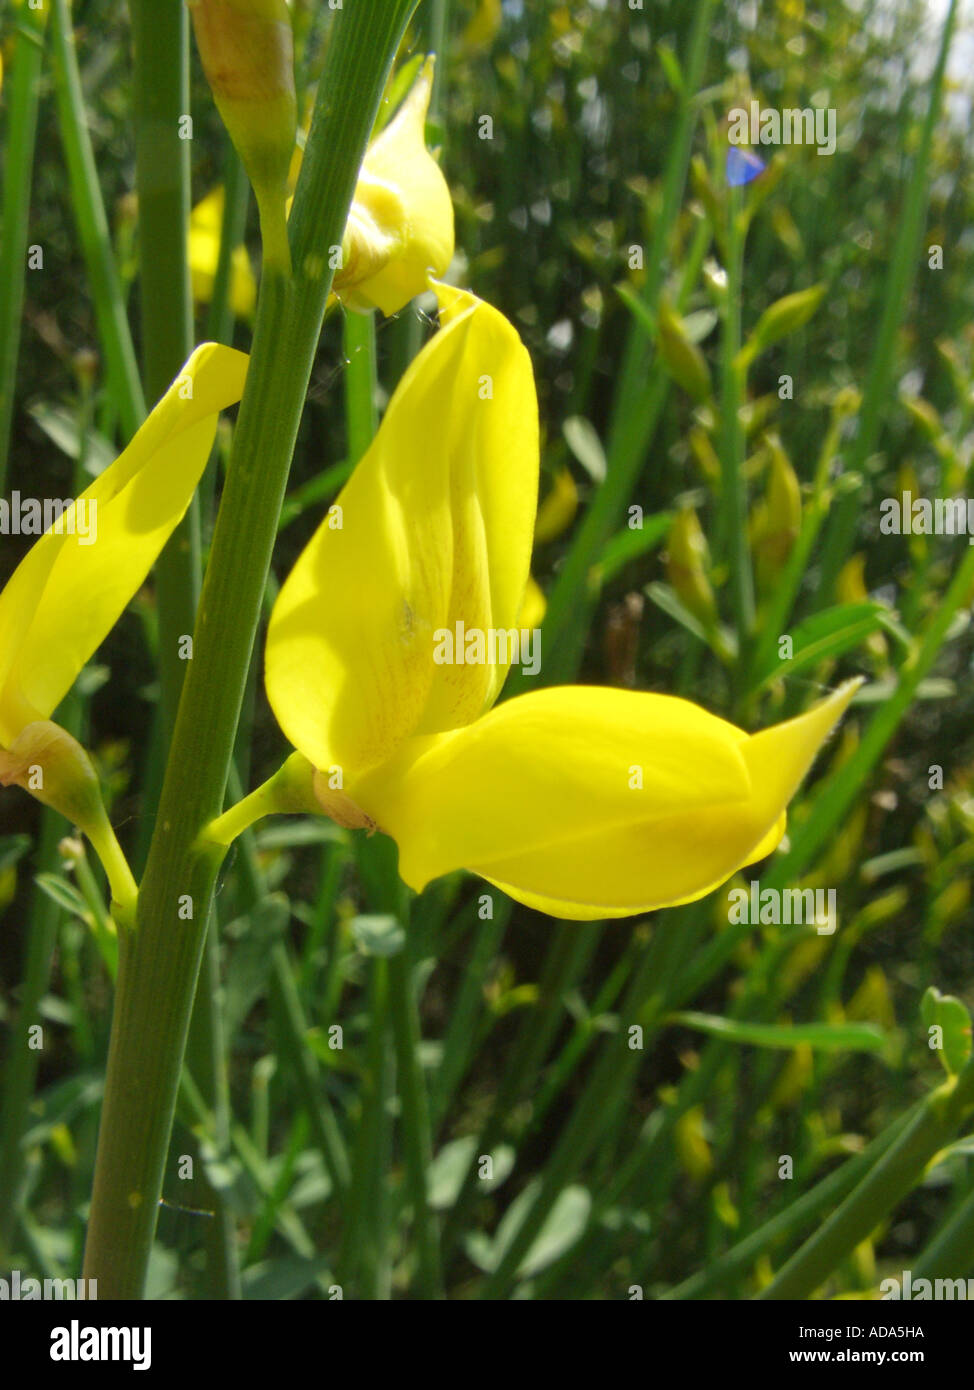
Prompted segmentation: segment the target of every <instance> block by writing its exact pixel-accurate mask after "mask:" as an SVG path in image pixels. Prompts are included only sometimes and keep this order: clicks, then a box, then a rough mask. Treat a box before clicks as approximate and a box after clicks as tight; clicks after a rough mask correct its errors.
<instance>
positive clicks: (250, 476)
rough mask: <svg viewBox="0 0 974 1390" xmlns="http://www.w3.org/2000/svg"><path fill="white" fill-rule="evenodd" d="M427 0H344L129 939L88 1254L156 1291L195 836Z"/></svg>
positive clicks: (219, 786) (200, 904)
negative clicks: (288, 268) (380, 139)
mask: <svg viewBox="0 0 974 1390" xmlns="http://www.w3.org/2000/svg"><path fill="white" fill-rule="evenodd" d="M412 9H413V0H381V2H380V0H358V2H357V3H356V4H355V5H354V6H349V7H348V8H347V9H345V10H343V11H339V12H336V21H335V24H334V26H333V32H332V39H331V43H330V46H329V50H328V56H327V59H326V65H325V71H324V73H323V75H322V80H321V84H320V87H319V96H318V105H317V108H316V111H315V116H314V121H313V124H312V129H311V133H310V136H309V140H308V148H307V151H306V154H305V159H304V163H303V166H302V171H301V176H300V178H299V182H298V188H297V191H296V195H295V202H294V207H293V210H292V214H291V219H290V223H289V226H290V232H291V251H292V263H293V266H294V274H293V278H292V279H291V280H286V279H285V278H284V277H282V276H280V275H276V274H273V273H270V274H265V276H264V278H263V280H262V283H261V290H260V296H259V300H258V309H257V324H256V329H255V334H254V343H253V352H252V356H251V364H250V371H249V374H248V379H247V386H246V390H245V393H244V398H243V402H242V404H241V408H240V415H239V419H238V423H237V428H236V432H235V435H234V442H233V449H232V452H231V459H230V467H229V471H228V476H227V483H226V488H225V490H224V495H223V502H222V504H221V507H220V513H219V516H218V518H217V524H216V530H215V533H214V537H213V547H212V551H211V555H210V562H209V565H208V568H207V573H206V580H205V583H204V587H203V594H202V597H201V601H200V606H199V613H198V618H197V624H196V632H195V639H194V659H193V661H192V662H191V663H190V667H189V670H188V672H187V674H186V680H185V684H184V687H183V695H182V699H181V701H180V706H179V712H178V716H177V720H176V727H175V731H174V734H173V741H172V751H171V755H170V761H169V766H168V768H167V773H166V780H165V784H164V787H163V793H162V800H161V803H160V808H159V815H158V819H157V823H156V830H155V834H154V835H153V840H152V846H151V848H150V851H149V860H148V864H147V866H146V872H145V877H144V879H143V883H142V888H141V891H140V901H139V920H138V929H137V931H136V932H135V933H133V934H131V935H130V936H129V937H128V938H127V939H125V940H124V941H123V943H122V952H121V957H120V964H119V987H118V993H117V997H116V1004H115V1014H114V1017H113V1022H112V1039H111V1046H110V1051H109V1060H108V1076H107V1080H106V1089H105V1100H104V1105H103V1109H102V1120H101V1131H100V1135H99V1147H98V1159H97V1163H96V1172H95V1188H94V1193H93V1197H92V1208H91V1219H90V1224H89V1230H88V1243H87V1248H86V1252H85V1269H86V1273H87V1275H88V1277H93V1278H97V1279H98V1281H99V1293H100V1294H102V1295H103V1296H107V1297H119V1298H132V1297H138V1296H139V1294H140V1293H141V1290H142V1286H143V1281H144V1277H145V1269H146V1265H147V1261H148V1256H149V1250H150V1247H151V1243H152V1236H153V1231H154V1229H155V1218H156V1205H157V1201H158V1197H159V1193H160V1191H161V1188H162V1181H163V1174H164V1167H165V1159H166V1151H167V1147H168V1140H169V1133H170V1128H171V1125H172V1116H173V1110H174V1106H175V1101H176V1093H177V1086H178V1080H179V1071H180V1067H181V1063H182V1055H183V1049H184V1046H185V1038H186V1030H187V1025H188V1021H189V1012H190V1007H191V1004H192V998H193V991H194V989H195V985H196V976H197V972H198V970H199V962H200V957H201V954H202V949H203V940H204V934H205V926H206V921H207V917H208V913H209V906H210V902H211V899H212V894H213V888H214V883H215V877H216V871H217V860H216V856H213V855H207V854H202V855H201V854H200V853H199V851H198V850H196V849H195V848H194V846H195V844H196V841H197V837H198V836H199V833H200V831H201V829H202V828H203V826H204V825H206V824H207V823H208V822H209V821H211V820H212V819H213V818H214V817H215V816H216V815H218V814H219V812H220V810H221V803H222V800H223V796H224V792H225V788H226V784H227V778H228V774H229V770H230V765H231V758H232V753H233V743H234V736H235V731H236V725H237V719H238V717H239V712H240V707H241V703H242V700H243V694H244V687H245V683H246V678H247V669H248V665H249V662H250V655H251V650H252V647H253V643H254V637H255V634H256V629H257V623H258V619H259V616H260V611H261V603H262V599H263V594H264V586H265V583H266V578H267V572H268V569H269V566H270V558H271V551H272V548H273V543H274V537H275V533H276V528H277V521H278V517H279V514H280V509H281V502H282V500H283V495H284V488H285V485H286V481H287V474H288V469H289V466H290V460H291V454H292V451H293V448H294V441H295V437H296V434H297V428H298V423H299V421H300V417H301V411H302V407H303V403H304V397H305V392H306V390H307V384H308V379H309V377H310V372H311V366H312V362H313V359H314V354H315V349H316V346H317V341H318V334H319V332H320V328H321V323H322V319H323V316H324V310H325V303H326V300H327V296H328V291H329V289H330V285H331V274H330V271H329V269H328V266H329V256H330V248H332V247H334V246H337V245H340V243H341V237H342V232H343V230H344V225H345V220H346V217H347V212H348V207H349V205H350V203H351V198H352V192H353V189H354V185H355V179H356V175H357V172H358V168H359V164H360V162H361V159H362V156H363V153H364V150H365V145H366V140H367V138H368V135H369V132H370V130H371V127H372V123H373V121H374V119H375V113H376V110H377V109H378V104H379V99H380V97H381V94H382V88H383V85H384V82H385V79H386V76H387V73H388V70H389V67H390V64H391V62H392V58H393V56H394V53H395V49H396V46H397V44H398V42H399V39H400V38H401V36H402V33H403V30H404V28H405V24H406V22H407V20H408V18H409V15H410V14H411V12H412Z"/></svg>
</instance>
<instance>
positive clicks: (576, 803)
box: [214, 286, 855, 918]
mask: <svg viewBox="0 0 974 1390" xmlns="http://www.w3.org/2000/svg"><path fill="white" fill-rule="evenodd" d="M437 293H438V295H439V298H440V304H441V321H442V322H443V324H444V326H443V327H441V329H440V331H439V333H437V335H436V336H435V337H434V338H433V339H432V341H431V342H430V343H429V344H428V345H427V346H426V347H425V348H424V349H423V351H422V352H421V353H420V354H419V356H418V357H417V358H416V359H415V361H414V362H413V364H412V365H411V367H410V368H409V370H408V372H407V373H406V375H405V376H404V378H403V380H402V382H401V384H400V386H399V387H398V389H397V390H396V392H395V394H394V396H393V398H392V400H391V402H390V404H389V408H388V411H387V413H386V416H385V418H384V420H383V423H382V426H381V428H380V430H379V432H378V434H377V436H376V438H375V440H374V441H373V444H372V446H371V448H370V449H369V450H368V452H367V453H366V455H365V456H364V458H363V459H362V461H361V462H360V463H359V465H358V467H357V469H356V471H355V473H354V474H353V475H352V478H351V479H350V481H349V482H348V483H347V484H346V486H345V488H344V490H343V491H342V493H341V494H340V496H339V498H338V500H337V502H336V504H335V505H334V506H333V507H332V508H331V510H330V511H329V514H328V517H327V518H326V520H325V522H324V523H323V524H322V526H321V528H320V529H319V531H318V532H317V534H316V535H315V536H314V537H313V538H312V540H311V542H310V544H309V545H308V547H307V549H306V550H305V551H304V553H303V554H302V555H301V557H300V558H299V560H298V562H297V564H296V565H295V567H294V569H293V571H292V572H291V574H290V576H289V577H288V579H287V581H286V582H285V584H284V586H283V588H282V589H281V592H280V595H279V597H278V600H277V602H276V604H275V607H274V611H273V613H272V616H271V621H270V626H269V630H268V636H267V655H266V683H267V692H268V696H269V698H270V703H271V706H272V708H273V710H274V713H275V715H276V716H277V719H278V722H279V723H280V725H281V727H282V729H283V730H284V732H285V734H286V735H287V737H288V739H289V740H290V742H291V743H292V744H293V745H294V747H295V748H296V749H298V750H299V754H300V755H302V757H301V758H298V759H297V760H296V761H295V759H294V758H292V759H289V761H288V764H286V765H285V768H286V770H287V771H286V776H285V777H284V781H286V782H287V793H288V798H289V799H288V809H294V805H295V804H296V802H297V801H298V800H299V799H300V796H299V787H300V783H301V766H302V765H303V766H304V768H305V769H306V777H305V782H306V785H308V786H309V787H310V785H311V782H312V780H313V785H314V790H315V792H316V794H317V797H318V801H319V803H320V805H321V807H323V808H324V809H325V810H326V811H327V812H328V813H329V814H331V815H332V816H333V817H334V818H335V819H337V820H339V821H340V823H342V824H344V825H349V826H364V827H369V828H374V827H378V828H380V829H382V830H384V831H386V832H387V833H388V834H390V835H391V836H392V837H393V838H394V839H395V840H396V841H397V843H398V846H399V870H400V874H401V876H402V877H403V879H404V880H405V881H406V883H408V884H409V885H410V887H412V888H414V889H416V890H417V891H419V890H421V889H422V888H423V887H424V886H425V885H426V884H427V883H429V882H430V880H431V879H433V878H436V877H437V876H439V875H440V874H445V873H449V872H450V871H452V870H456V869H467V870H471V871H473V872H475V873H478V874H480V875H481V876H482V877H483V878H485V879H487V880H489V881H490V882H492V883H494V884H496V885H497V886H498V887H500V888H502V889H503V890H504V891H505V892H506V893H508V894H510V895H511V896H512V897H514V898H517V899H518V900H520V901H521V902H524V903H527V904H529V905H530V906H532V907H536V908H539V909H541V910H543V911H546V912H549V913H551V914H552V915H555V916H560V917H571V918H586V917H606V916H625V915H628V914H630V913H634V912H644V911H648V910H651V909H653V908H658V907H662V906H664V905H666V904H671V903H677V902H682V901H688V900H690V899H693V898H696V897H700V896H702V895H703V894H704V893H707V892H708V891H710V890H711V889H712V888H715V887H716V886H717V885H718V884H720V883H721V882H723V881H724V880H725V879H727V878H728V877H729V876H730V875H731V874H733V873H734V872H735V871H736V870H737V869H738V868H740V867H741V866H743V865H745V864H748V863H751V862H753V861H754V860H756V859H758V858H761V857H763V856H764V855H765V854H767V853H769V852H770V850H771V849H773V848H774V846H775V845H776V844H777V842H778V840H779V839H780V837H781V835H782V832H783V829H784V822H785V807H786V806H787V803H788V802H789V800H790V799H791V797H792V796H793V795H794V794H795V792H796V790H797V788H798V786H799V784H800V782H801V780H802V778H803V776H804V775H805V773H806V772H807V770H808V768H809V766H810V764H811V762H812V759H813V758H814V756H815V753H816V752H817V750H818V748H819V747H820V745H821V744H822V742H823V740H824V739H825V738H826V737H827V735H828V733H829V731H830V730H831V728H832V726H833V725H834V723H835V722H836V720H837V719H838V718H839V716H840V714H841V713H842V711H843V709H844V708H845V706H846V704H847V703H848V701H849V699H850V698H851V696H852V693H853V690H854V688H855V687H854V685H848V686H845V687H844V688H842V689H841V690H839V691H837V692H836V693H835V694H833V695H831V696H830V697H829V698H828V699H826V700H824V701H822V702H821V703H820V704H819V705H817V706H815V708H813V709H812V710H810V711H809V712H808V713H806V714H804V715H801V716H799V717H798V718H796V719H791V720H789V721H788V722H787V723H784V724H780V725H777V726H775V727H773V728H770V729H767V730H765V731H763V732H762V733H759V734H755V735H753V736H749V735H748V734H746V733H744V732H743V731H742V730H740V729H737V728H735V727H734V726H733V725H731V724H728V723H727V722H725V721H724V720H722V719H719V718H717V717H715V716H714V715H712V714H708V713H707V712H706V711H705V710H703V709H700V708H699V707H698V706H696V705H694V704H691V703H690V702H688V701H686V700H680V699H675V698H672V697H670V696H666V695H651V694H638V693H636V692H633V691H628V690H613V689H600V688H594V687H584V686H576V687H563V688H560V689H544V690H540V691H537V692H533V693H530V694H527V695H522V696H518V697H517V698H515V699H512V700H510V701H508V702H507V703H506V704H501V705H499V706H497V707H496V708H492V706H493V705H494V701H495V700H496V698H497V696H498V694H499V693H500V689H501V687H502V685H503V683H504V679H505V676H506V674H507V670H508V667H509V665H510V659H511V653H510V649H509V640H508V639H509V638H510V636H511V631H510V630H511V629H514V628H516V627H517V625H518V617H519V613H520V612H521V605H522V600H523V597H524V594H525V589H526V586H527V583H528V564H529V560H530V554H531V539H532V529H533V524H534V517H535V511H536V507H537V490H538V418H537V398H536V395H535V389H534V380H533V375H532V370H531V363H530V359H529V357H528V354H527V352H526V351H525V349H524V347H523V345H522V343H521V342H520V339H519V338H518V336H517V334H516V332H515V331H514V329H513V327H512V326H511V325H510V324H509V323H508V322H507V320H506V319H504V318H503V316H502V315H501V314H499V313H497V311H496V310H494V309H492V308H491V307H490V306H489V305H487V304H484V303H482V302H480V301H478V300H476V299H475V298H474V297H473V296H472V295H469V294H466V293H463V292H461V291H457V290H448V289H446V288H445V287H443V286H438V287H437ZM461 623H462V624H463V628H462V629H459V627H458V625H459V624H461ZM461 631H462V632H463V633H464V634H465V638H464V639H463V642H461V635H460V634H461ZM477 632H479V633H480V634H481V635H482V637H483V643H482V651H481V652H480V653H479V654H480V656H481V657H482V658H483V659H480V660H476V659H474V660H471V659H470V657H469V656H467V659H466V660H464V661H463V662H461V661H459V660H456V659H454V661H453V662H452V663H451V662H449V661H446V660H444V659H443V657H444V653H445V652H448V651H449V646H450V644H447V643H446V642H445V640H444V635H449V636H450V638H451V640H452V637H453V635H454V633H456V647H455V648H453V656H454V658H456V657H457V656H458V655H460V654H461V652H462V653H463V654H467V653H469V652H470V651H474V654H475V655H476V654H477V653H476V643H475V644H474V648H470V646H469V641H470V636H471V634H472V633H477ZM491 634H493V635H494V638H495V640H494V641H493V643H492V642H491ZM499 635H503V637H504V639H505V640H504V641H503V642H502V641H500V640H496V639H497V638H498V637H499ZM304 760H306V761H304ZM312 770H313V771H312ZM281 776H282V774H279V777H281ZM274 780H275V779H272V783H271V784H266V785H265V788H262V789H259V790H258V792H255V793H253V798H254V801H253V805H254V806H255V807H256V808H257V809H258V812H259V813H260V814H264V813H265V812H266V811H267V810H268V809H272V804H273V801H274V796H273V795H272V794H271V793H270V792H269V791H268V788H272V784H273V783H274ZM284 800H285V798H284V796H283V794H282V795H281V796H280V797H279V805H278V809H283V805H284ZM233 815H234V812H233V811H231V812H228V813H227V817H226V820H227V822H229V821H230V819H231V817H233ZM251 818H252V817H251ZM223 828H225V827H221V829H223ZM214 838H216V839H218V840H219V838H220V837H219V835H215V836H214ZM221 842H222V841H221Z"/></svg>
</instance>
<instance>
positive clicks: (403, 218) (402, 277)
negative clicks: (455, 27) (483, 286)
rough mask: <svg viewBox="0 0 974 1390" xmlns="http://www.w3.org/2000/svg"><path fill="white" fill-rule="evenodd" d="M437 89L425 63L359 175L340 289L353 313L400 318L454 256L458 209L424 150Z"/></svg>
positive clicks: (428, 63) (337, 281)
mask: <svg viewBox="0 0 974 1390" xmlns="http://www.w3.org/2000/svg"><path fill="white" fill-rule="evenodd" d="M432 91H433V59H432V58H431V57H430V58H427V60H426V62H425V63H424V64H423V67H422V69H421V70H420V73H419V76H418V77H417V79H416V81H415V82H414V83H413V86H412V88H411V90H410V92H409V94H408V95H407V97H406V99H405V101H404V102H403V103H402V105H401V106H400V108H399V110H398V112H397V113H396V115H395V116H394V117H393V119H392V120H391V121H390V122H389V124H388V125H387V126H386V127H385V129H384V130H383V131H382V132H381V134H380V135H379V136H378V138H377V139H376V140H374V141H373V142H372V144H371V145H370V146H369V148H368V150H367V151H366V154H365V159H364V161H363V164H362V168H361V170H360V171H359V178H358V183H357V184H356V187H355V196H354V198H353V200H352V206H351V209H350V210H349V215H348V223H347V225H346V228H345V237H344V240H343V242H342V266H341V268H340V269H338V270H336V272H335V279H334V289H335V292H336V294H337V295H338V297H339V298H340V299H341V301H342V303H343V304H345V306H346V307H347V308H350V309H362V310H368V309H373V308H378V309H381V310H382V312H383V313H384V314H395V313H398V311H399V310H400V309H402V308H403V306H404V305H406V304H408V303H409V301H410V300H411V299H412V298H414V296H415V295H417V294H422V292H423V291H424V290H425V289H426V288H427V285H428V280H429V277H430V274H431V273H432V274H433V275H442V274H443V273H444V272H445V270H446V268H447V266H448V265H449V264H450V261H451V260H452V259H453V204H452V202H451V201H450V190H449V188H448V186H447V182H446V179H445V178H444V177H443V173H442V171H441V169H440V166H439V165H438V164H437V162H436V160H435V159H434V158H433V156H432V155H431V154H430V152H429V151H428V150H427V148H426V133H425V132H426V112H427V110H428V109H429V104H430V96H431V95H432Z"/></svg>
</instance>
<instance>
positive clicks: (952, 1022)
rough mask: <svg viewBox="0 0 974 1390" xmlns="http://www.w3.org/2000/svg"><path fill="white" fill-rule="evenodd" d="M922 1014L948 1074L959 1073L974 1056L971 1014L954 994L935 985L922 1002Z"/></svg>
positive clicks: (932, 1043)
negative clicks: (972, 1051)
mask: <svg viewBox="0 0 974 1390" xmlns="http://www.w3.org/2000/svg"><path fill="white" fill-rule="evenodd" d="M920 1017H921V1018H922V1019H923V1025H924V1027H925V1028H926V1030H927V1036H928V1042H929V1045H930V1047H931V1048H932V1049H933V1050H934V1051H936V1052H937V1053H938V1054H939V1056H940V1060H941V1062H942V1064H943V1067H944V1070H945V1071H946V1072H947V1075H948V1076H956V1075H957V1073H958V1072H959V1071H961V1069H962V1068H963V1067H964V1064H965V1063H966V1062H967V1059H968V1058H969V1057H970V1055H971V1016H970V1013H969V1012H968V1010H967V1006H966V1005H965V1004H963V1003H962V1002H961V1000H960V999H957V998H956V997H955V996H954V995H953V994H941V993H940V990H939V989H937V988H936V987H935V986H934V985H931V986H930V988H929V989H928V990H927V992H926V993H925V994H924V996H923V998H922V1000H921V1001H920Z"/></svg>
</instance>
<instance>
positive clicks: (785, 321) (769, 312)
mask: <svg viewBox="0 0 974 1390" xmlns="http://www.w3.org/2000/svg"><path fill="white" fill-rule="evenodd" d="M825 290H826V286H825V285H813V286H812V287H811V289H807V290H799V291H798V292H797V293H796V294H786V295H785V296H784V298H783V299H778V300H776V301H775V302H774V304H772V305H771V306H770V307H769V308H767V309H765V311H764V313H763V314H762V315H761V317H760V318H759V319H758V321H757V324H756V325H755V328H754V332H753V333H752V334H751V336H750V337H749V338H748V340H747V342H746V343H745V344H744V346H743V347H742V348H741V353H740V356H741V361H742V363H743V364H744V365H745V366H749V365H750V364H751V363H752V362H753V361H754V359H755V358H756V357H758V356H759V355H760V354H761V353H762V352H765V351H766V350H767V349H768V348H769V347H771V345H772V344H773V343H777V342H780V340H781V339H782V338H786V337H787V336H788V334H789V333H795V332H797V331H798V329H799V328H802V327H804V325H805V324H806V323H807V322H808V320H809V319H810V318H811V317H812V315H813V314H814V313H815V310H816V309H817V308H818V306H819V305H820V304H821V302H822V298H823V296H824V294H825Z"/></svg>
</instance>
